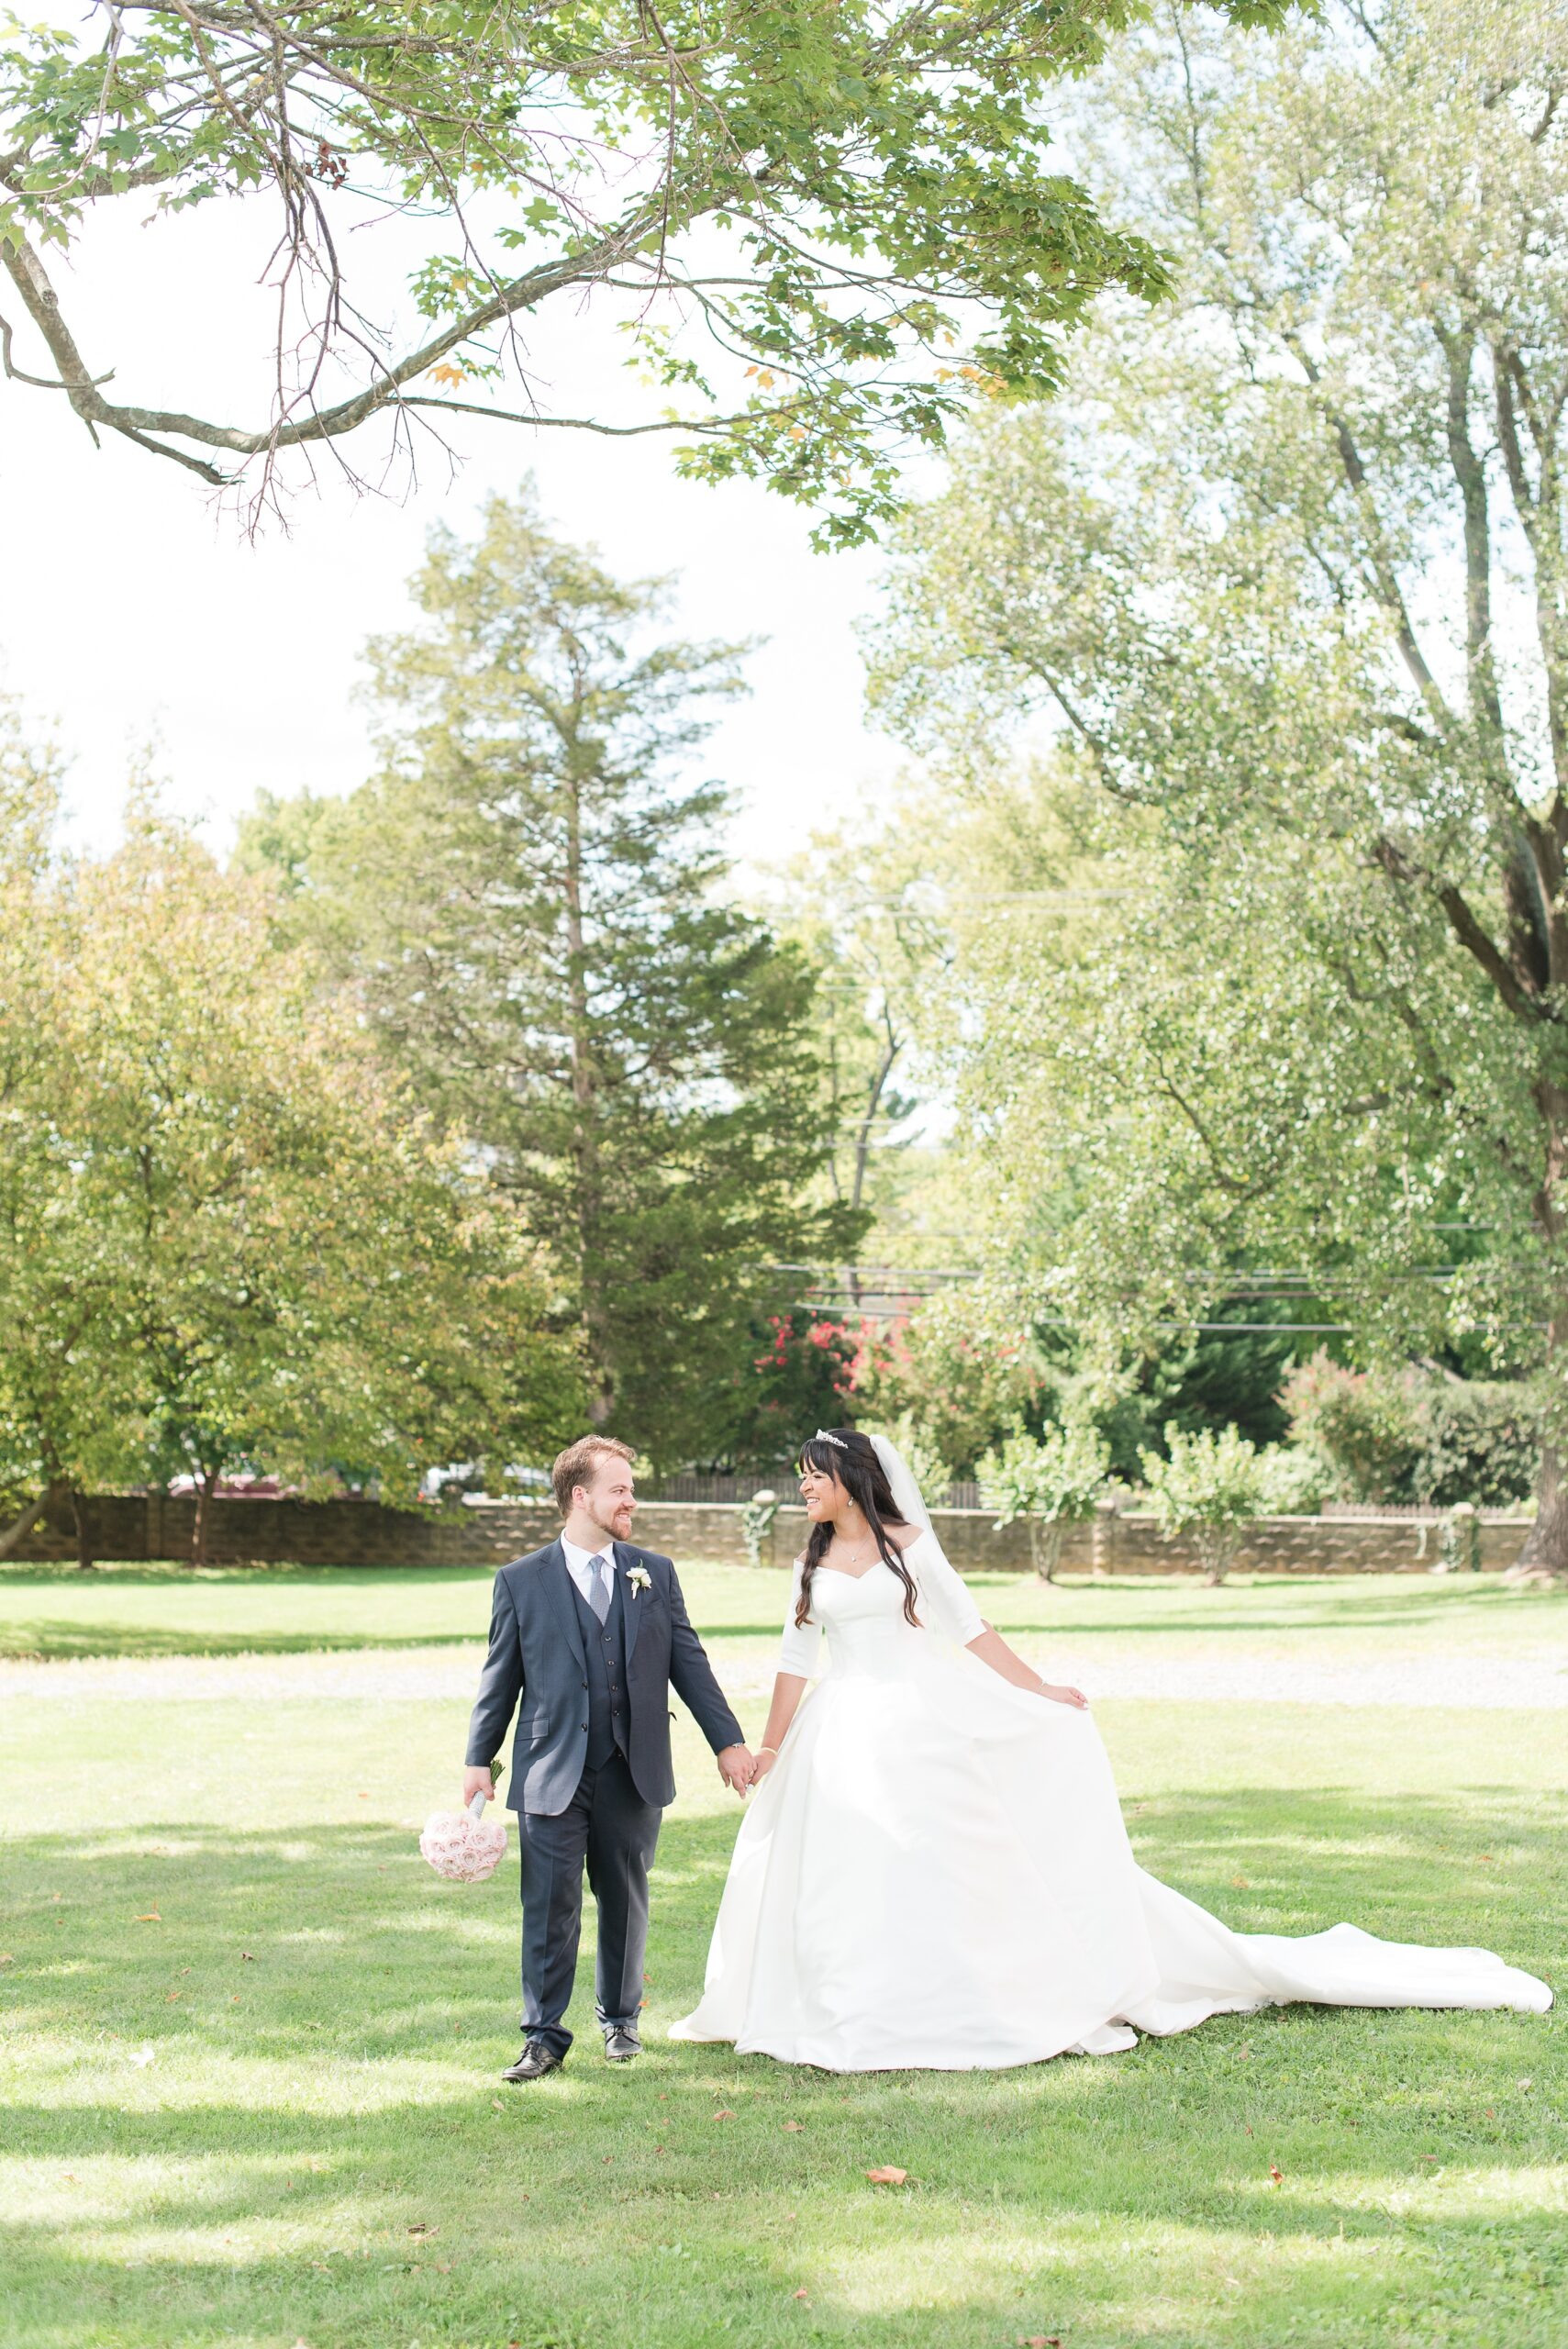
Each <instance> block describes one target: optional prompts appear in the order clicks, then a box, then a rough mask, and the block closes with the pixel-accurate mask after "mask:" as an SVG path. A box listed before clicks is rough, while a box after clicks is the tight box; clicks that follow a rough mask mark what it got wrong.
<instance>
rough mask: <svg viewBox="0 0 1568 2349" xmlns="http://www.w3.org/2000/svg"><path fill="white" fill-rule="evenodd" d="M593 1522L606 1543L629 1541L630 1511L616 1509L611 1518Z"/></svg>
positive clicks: (596, 1519)
mask: <svg viewBox="0 0 1568 2349" xmlns="http://www.w3.org/2000/svg"><path fill="white" fill-rule="evenodd" d="M594 1521H595V1524H596V1525H597V1527H598V1529H599V1531H600V1532H601V1533H602V1534H603V1535H604V1537H605V1539H606V1542H629V1541H630V1540H631V1511H630V1509H628V1508H623V1509H617V1512H616V1514H615V1515H614V1516H613V1517H611V1518H608V1519H606V1518H602V1517H601V1518H595V1520H594Z"/></svg>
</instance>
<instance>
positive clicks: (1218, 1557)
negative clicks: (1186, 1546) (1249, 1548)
mask: <svg viewBox="0 0 1568 2349" xmlns="http://www.w3.org/2000/svg"><path fill="white" fill-rule="evenodd" d="M1193 1544H1194V1547H1195V1550H1196V1551H1197V1554H1198V1563H1199V1564H1200V1565H1201V1566H1202V1567H1203V1579H1204V1586H1205V1588H1206V1589H1207V1590H1218V1588H1219V1586H1220V1585H1221V1583H1222V1582H1223V1581H1224V1580H1225V1577H1226V1575H1228V1574H1229V1571H1230V1568H1231V1566H1232V1565H1233V1564H1234V1563H1235V1559H1236V1553H1237V1551H1238V1550H1239V1549H1240V1546H1241V1537H1240V1533H1239V1532H1238V1531H1237V1529H1236V1528H1235V1526H1233V1525H1211V1526H1200V1527H1199V1528H1198V1530H1197V1531H1196V1533H1195V1535H1194V1537H1193Z"/></svg>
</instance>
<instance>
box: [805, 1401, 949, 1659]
mask: <svg viewBox="0 0 1568 2349" xmlns="http://www.w3.org/2000/svg"><path fill="white" fill-rule="evenodd" d="M829 1435H830V1436H831V1437H832V1439H833V1440H832V1442H829V1441H828V1436H829ZM798 1464H799V1465H800V1466H801V1467H802V1468H815V1469H816V1470H817V1473H818V1474H819V1475H824V1476H837V1478H838V1479H839V1482H840V1485H842V1486H843V1487H844V1490H845V1491H846V1492H847V1493H848V1495H849V1497H850V1498H851V1500H852V1501H853V1502H854V1504H855V1506H856V1508H859V1509H861V1510H862V1512H863V1514H864V1517H865V1520H866V1523H867V1524H868V1525H869V1526H870V1527H871V1530H872V1534H873V1539H874V1540H875V1542H876V1547H877V1554H878V1556H879V1557H880V1558H881V1560H882V1563H883V1564H884V1566H888V1567H890V1568H891V1569H892V1571H893V1572H894V1573H895V1575H897V1576H898V1579H899V1581H900V1582H901V1583H902V1584H903V1586H904V1619H905V1620H906V1622H908V1623H913V1624H914V1626H915V1629H916V1630H917V1631H918V1630H919V1628H920V1619H919V1617H918V1616H917V1614H916V1612H915V1578H914V1576H913V1575H911V1573H910V1572H909V1569H908V1567H907V1566H906V1564H905V1563H904V1560H903V1558H902V1557H901V1556H900V1554H899V1553H898V1551H897V1550H896V1549H895V1546H894V1544H893V1543H892V1542H890V1541H889V1540H888V1538H887V1528H888V1527H889V1526H890V1525H903V1524H905V1523H906V1520H905V1519H904V1518H902V1517H900V1516H899V1514H898V1510H897V1508H896V1507H895V1503H894V1498H893V1488H892V1486H890V1485H889V1484H888V1481H887V1471H886V1469H885V1468H884V1466H883V1464H882V1463H881V1461H880V1460H879V1459H878V1458H877V1456H876V1448H875V1446H874V1445H873V1442H872V1440H871V1438H870V1437H869V1436H865V1435H860V1434H857V1432H856V1431H855V1430H854V1429H853V1428H832V1429H830V1430H828V1432H827V1433H825V1434H822V1435H814V1436H808V1437H807V1439H806V1442H804V1443H803V1444H802V1445H801V1447H800V1452H799V1454H798ZM832 1539H833V1529H832V1527H831V1526H830V1525H820V1524H819V1525H814V1526H813V1527H812V1529H811V1531H810V1532H809V1534H808V1535H807V1536H806V1556H805V1558H804V1560H803V1561H802V1564H801V1569H800V1598H799V1599H798V1601H797V1602H796V1605H795V1622H796V1623H797V1624H800V1623H804V1622H805V1621H806V1618H807V1616H808V1615H809V1614H810V1612H811V1577H812V1575H814V1574H815V1573H816V1572H817V1567H818V1566H819V1565H820V1564H821V1563H822V1561H823V1559H824V1558H825V1557H826V1556H827V1554H828V1545H829V1543H830V1542H832Z"/></svg>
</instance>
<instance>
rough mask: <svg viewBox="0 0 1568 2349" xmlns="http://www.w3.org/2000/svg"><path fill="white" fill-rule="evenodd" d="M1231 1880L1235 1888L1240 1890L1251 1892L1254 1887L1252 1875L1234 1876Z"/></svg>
mask: <svg viewBox="0 0 1568 2349" xmlns="http://www.w3.org/2000/svg"><path fill="white" fill-rule="evenodd" d="M1230 1882H1231V1885H1232V1887H1234V1889H1235V1890H1236V1891H1238V1892H1251V1889H1252V1879H1251V1876H1232V1877H1231V1879H1230Z"/></svg>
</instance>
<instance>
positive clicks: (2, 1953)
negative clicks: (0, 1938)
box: [0, 1949, 13, 1965]
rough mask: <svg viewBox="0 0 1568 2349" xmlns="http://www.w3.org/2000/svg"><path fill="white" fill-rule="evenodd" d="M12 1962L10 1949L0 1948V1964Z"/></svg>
mask: <svg viewBox="0 0 1568 2349" xmlns="http://www.w3.org/2000/svg"><path fill="white" fill-rule="evenodd" d="M12 1962H13V1961H12V1957H11V1953H10V1951H9V1950H8V1949H0V1965H11V1963H12Z"/></svg>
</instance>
